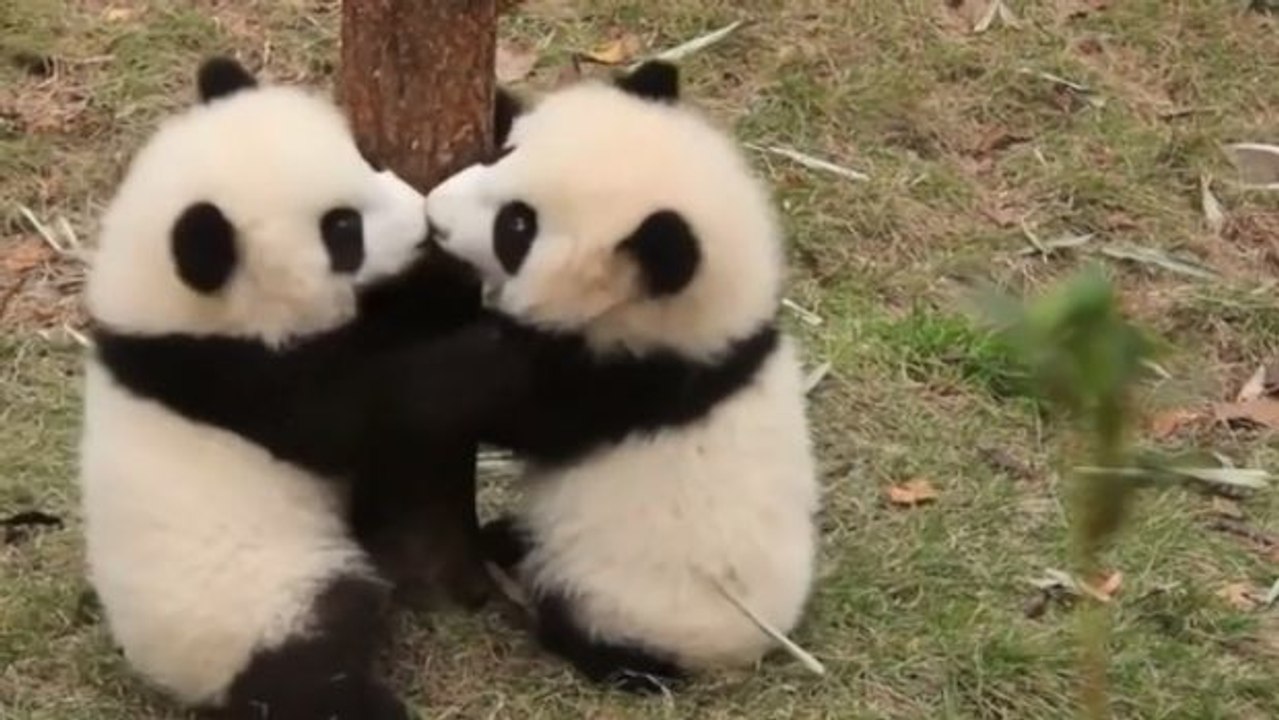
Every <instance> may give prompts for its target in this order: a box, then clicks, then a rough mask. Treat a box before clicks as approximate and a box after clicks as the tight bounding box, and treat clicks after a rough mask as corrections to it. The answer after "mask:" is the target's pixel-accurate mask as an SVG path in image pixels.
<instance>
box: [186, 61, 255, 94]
mask: <svg viewBox="0 0 1279 720" xmlns="http://www.w3.org/2000/svg"><path fill="white" fill-rule="evenodd" d="M257 84H258V81H257V80H255V79H254V77H253V74H252V73H250V72H249V71H248V70H245V69H244V66H243V65H241V64H240V63H238V62H236V61H235V60H233V59H231V58H229V57H222V56H219V57H211V58H209V59H208V60H205V61H204V64H202V65H201V66H200V72H199V73H198V74H197V76H196V85H197V86H198V87H199V89H200V102H206V103H207V102H209V101H210V100H213V99H215V98H220V97H226V96H227V95H231V94H232V93H236V92H239V91H240V90H244V89H245V88H251V87H257Z"/></svg>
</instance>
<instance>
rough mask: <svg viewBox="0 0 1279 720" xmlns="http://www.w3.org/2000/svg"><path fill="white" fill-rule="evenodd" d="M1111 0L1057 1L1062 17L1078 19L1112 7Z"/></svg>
mask: <svg viewBox="0 0 1279 720" xmlns="http://www.w3.org/2000/svg"><path fill="white" fill-rule="evenodd" d="M1110 2H1111V0H1060V2H1058V3H1057V6H1058V10H1059V12H1060V14H1061V17H1062V18H1064V19H1066V20H1078V19H1079V18H1084V17H1088V16H1089V15H1092V14H1093V13H1098V12H1101V11H1102V10H1105V9H1107V8H1109V7H1110Z"/></svg>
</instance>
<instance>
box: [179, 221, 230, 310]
mask: <svg viewBox="0 0 1279 720" xmlns="http://www.w3.org/2000/svg"><path fill="white" fill-rule="evenodd" d="M172 250H173V263H174V265H176V266H177V270H178V277H180V278H182V282H184V283H186V284H187V286H188V287H190V288H191V289H192V290H195V291H196V292H198V293H203V294H206V295H207V294H211V293H214V292H217V291H218V290H219V289H221V287H222V286H223V285H225V284H226V281H227V280H229V279H230V278H231V273H232V271H234V270H235V263H236V253H235V227H234V226H232V225H231V222H230V221H229V220H227V219H226V216H225V215H223V214H222V211H221V210H219V209H218V206H217V205H214V204H213V203H207V202H201V203H196V204H194V205H192V206H190V207H188V208H187V209H186V210H184V211H183V212H182V215H180V216H179V217H178V220H177V222H175V223H174V224H173V237H172Z"/></svg>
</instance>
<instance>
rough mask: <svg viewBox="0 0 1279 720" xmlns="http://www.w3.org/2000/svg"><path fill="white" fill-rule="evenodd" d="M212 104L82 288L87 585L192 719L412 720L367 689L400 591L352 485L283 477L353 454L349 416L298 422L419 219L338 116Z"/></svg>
mask: <svg viewBox="0 0 1279 720" xmlns="http://www.w3.org/2000/svg"><path fill="white" fill-rule="evenodd" d="M200 90H201V95H202V103H201V104H199V105H197V106H195V107H193V108H191V109H189V110H187V111H185V112H183V113H181V114H179V115H177V116H175V117H173V118H172V119H170V120H169V121H167V122H166V123H165V124H164V125H163V126H162V127H161V128H160V129H159V131H158V132H157V133H156V135H155V136H154V137H153V138H152V139H151V140H150V141H149V142H148V143H147V144H146V146H144V148H143V149H142V150H141V151H140V152H139V153H138V155H137V157H136V158H135V160H134V161H133V163H132V164H131V166H130V169H129V171H128V174H127V176H126V177H125V179H124V181H123V183H122V185H121V187H120V189H119V191H118V193H117V195H116V197H115V198H114V200H113V201H112V203H111V205H110V207H109V209H108V210H107V213H106V216H105V218H104V221H103V228H102V233H101V237H100V242H99V248H98V252H97V255H96V257H95V261H94V266H93V268H92V271H91V273H90V279H89V286H88V308H89V311H90V313H91V315H92V316H93V318H94V321H95V323H96V332H95V341H96V343H95V344H96V348H95V351H94V353H93V355H92V357H91V359H90V361H89V363H88V367H87V379H86V382H87V386H86V398H85V402H86V409H85V424H84V437H83V444H82V454H81V468H80V470H81V484H82V494H83V503H84V510H85V515H86V518H85V520H86V537H87V551H88V563H89V570H90V575H91V579H92V582H93V585H94V587H95V589H96V591H97V593H98V595H99V597H100V599H101V601H102V604H103V606H104V609H105V614H106V618H107V620H108V623H109V626H110V630H111V633H112V635H113V636H114V638H115V640H116V641H117V642H118V643H119V644H120V645H121V646H122V648H123V650H124V653H125V655H126V657H127V658H128V660H129V662H130V663H131V665H132V666H133V667H135V668H136V669H137V670H138V671H139V672H140V673H141V674H142V675H143V676H145V677H146V678H147V679H148V680H149V681H150V682H152V683H153V684H155V685H157V686H158V687H160V688H162V689H163V690H165V691H166V692H167V693H169V694H171V695H172V696H174V697H176V698H177V699H178V700H180V701H181V702H182V703H184V704H187V705H193V706H198V707H211V708H220V709H222V710H224V711H226V712H227V714H228V716H229V717H243V718H249V717H254V718H257V717H270V718H272V719H273V720H275V719H279V718H318V717H333V718H377V719H384V718H404V717H407V715H406V714H405V711H404V708H403V707H402V706H401V705H400V704H399V702H398V701H397V700H396V699H395V698H394V697H393V696H392V695H391V693H390V692H389V691H388V690H386V689H385V688H384V687H383V686H382V685H381V683H380V682H379V681H378V680H377V679H376V678H375V677H373V676H372V670H371V664H372V658H373V653H374V650H375V648H376V642H377V637H378V622H379V618H380V614H381V609H382V606H383V604H384V602H385V598H386V594H387V587H386V583H385V582H384V581H383V580H381V579H380V578H379V577H377V576H376V574H375V573H374V571H373V569H372V567H371V566H370V563H369V560H368V559H367V558H366V557H365V554H364V553H363V552H362V551H361V549H360V548H359V546H358V545H357V544H356V542H355V541H354V540H352V538H351V537H350V533H349V531H348V529H347V527H346V514H345V512H344V511H343V509H342V503H343V501H344V497H343V492H342V490H341V489H340V488H341V486H340V485H339V484H337V483H336V482H332V481H331V479H328V478H324V477H322V476H321V475H322V473H317V472H313V471H312V470H311V468H310V467H308V463H306V462H292V461H291V460H294V459H295V458H296V457H303V456H305V452H304V451H306V450H307V449H308V448H311V447H316V446H323V445H326V444H333V445H337V444H340V442H336V443H335V442H333V441H334V439H337V440H339V441H340V440H341V439H342V438H343V437H344V436H345V435H347V434H348V433H347V432H346V430H347V428H345V427H344V426H343V425H342V423H343V422H345V420H346V418H345V416H346V408H345V407H339V405H340V403H334V405H333V407H332V408H316V412H311V411H310V409H308V408H303V407H301V406H297V405H295V404H293V403H294V402H295V401H297V400H299V399H304V398H306V397H308V394H307V391H306V389H305V388H303V387H302V385H301V383H307V382H314V381H316V380H317V379H318V378H320V377H322V376H323V372H322V371H321V370H320V368H321V366H325V365H334V366H337V365H339V364H341V363H343V362H345V361H346V360H348V359H349V358H346V357H345V356H344V355H343V353H344V352H347V345H348V344H345V343H344V342H342V341H341V340H340V338H339V337H338V336H336V335H334V333H336V332H338V329H340V328H342V327H344V326H345V325H346V324H347V323H349V322H350V321H351V319H352V318H353V317H354V315H355V312H356V300H357V294H356V293H357V288H359V287H361V286H364V285H367V284H369V283H371V282H374V281H376V280H377V279H379V278H382V277H386V276H388V275H390V274H391V273H394V272H395V271H397V270H399V269H401V268H403V267H405V266H407V265H408V264H409V263H410V262H411V261H412V260H413V259H414V257H415V256H416V255H417V253H418V247H419V244H420V242H421V240H422V239H423V238H424V237H425V234H426V226H425V219H424V214H423V211H424V205H423V200H422V198H421V196H420V195H418V194H417V193H415V192H414V191H413V190H412V189H411V188H409V187H408V186H407V185H404V184H403V183H402V182H400V181H399V180H398V179H396V178H395V177H394V176H392V175H390V174H379V173H376V172H375V171H374V170H373V169H372V168H370V167H369V166H368V165H367V164H366V163H365V162H364V161H363V159H362V158H361V157H360V155H359V153H358V151H357V149H356V147H355V144H354V141H353V140H352V138H351V136H350V134H349V132H348V130H347V127H346V124H345V121H344V119H343V118H342V116H341V115H340V113H339V111H338V110H337V109H336V108H335V107H333V106H332V105H331V104H330V103H329V102H327V101H325V100H322V99H319V98H318V97H313V96H311V95H309V94H307V93H304V92H303V91H301V90H299V89H294V88H287V87H258V86H257V85H256V82H255V81H254V80H253V78H252V77H251V76H249V75H248V74H247V73H246V72H245V71H244V70H243V69H242V68H240V67H239V66H238V65H236V64H234V63H233V62H230V61H225V60H215V61H212V62H210V63H207V64H206V65H205V66H203V68H202V70H201V74H200ZM312 375H314V377H312ZM295 379H296V380H295ZM295 382H296V383H297V385H294V383H295ZM321 387H322V386H321ZM295 391H296V392H295ZM326 412H327V413H329V414H328V415H326V414H325V413H326ZM352 434H353V433H352ZM258 436H261V437H263V438H269V439H271V441H272V444H273V445H274V447H272V448H271V449H268V448H267V447H265V446H264V445H263V444H260V443H258V442H255V441H254V440H252V439H250V438H254V437H258ZM316 457H319V455H316ZM334 462H335V465H334V466H335V467H336V466H337V461H336V460H334ZM320 464H322V463H320Z"/></svg>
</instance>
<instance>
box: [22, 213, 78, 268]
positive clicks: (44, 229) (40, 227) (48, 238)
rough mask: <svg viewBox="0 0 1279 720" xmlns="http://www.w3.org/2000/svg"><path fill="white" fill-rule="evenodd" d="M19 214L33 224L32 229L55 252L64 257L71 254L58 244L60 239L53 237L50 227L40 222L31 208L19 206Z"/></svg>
mask: <svg viewBox="0 0 1279 720" xmlns="http://www.w3.org/2000/svg"><path fill="white" fill-rule="evenodd" d="M18 212H20V213H22V217H24V218H26V219H27V222H28V223H30V224H31V228H32V229H33V230H35V231H36V233H37V234H38V235H39V236H40V238H41V239H42V240H44V242H45V244H46V245H48V246H49V247H51V248H53V251H54V252H56V253H57V254H59V255H63V256H65V255H69V254H70V251H69V250H68V249H67V248H65V247H63V246H62V243H60V242H58V239H57V238H56V237H54V236H53V232H52V231H50V230H49V228H48V226H46V225H45V224H44V223H42V222H40V218H37V217H36V214H35V213H34V212H32V211H31V208H29V207H27V206H26V205H19V206H18Z"/></svg>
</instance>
